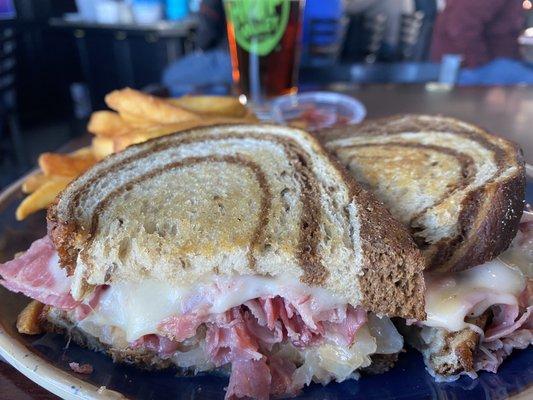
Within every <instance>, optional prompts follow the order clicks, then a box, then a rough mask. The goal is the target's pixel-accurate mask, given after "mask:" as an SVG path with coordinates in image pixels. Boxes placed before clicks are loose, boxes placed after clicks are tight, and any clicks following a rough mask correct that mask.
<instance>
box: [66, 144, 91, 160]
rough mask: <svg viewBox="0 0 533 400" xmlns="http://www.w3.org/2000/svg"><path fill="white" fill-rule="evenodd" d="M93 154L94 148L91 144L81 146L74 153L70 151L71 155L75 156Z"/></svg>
mask: <svg viewBox="0 0 533 400" xmlns="http://www.w3.org/2000/svg"><path fill="white" fill-rule="evenodd" d="M92 154H93V149H92V148H91V146H85V147H82V148H79V149H78V150H76V151H73V152H72V153H69V156H73V157H90V156H92Z"/></svg>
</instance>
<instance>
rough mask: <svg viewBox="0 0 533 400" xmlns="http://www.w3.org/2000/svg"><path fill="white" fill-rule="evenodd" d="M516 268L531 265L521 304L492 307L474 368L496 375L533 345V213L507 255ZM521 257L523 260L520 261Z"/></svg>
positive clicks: (526, 216)
mask: <svg viewBox="0 0 533 400" xmlns="http://www.w3.org/2000/svg"><path fill="white" fill-rule="evenodd" d="M505 254H507V259H508V261H510V262H514V263H515V264H516V265H519V266H522V265H529V270H527V269H525V270H524V271H523V272H524V275H525V276H526V279H527V284H526V288H525V289H524V291H523V292H522V293H521V294H520V296H519V298H518V304H517V305H505V304H503V305H496V306H493V307H492V315H493V318H492V323H491V324H490V325H489V326H488V327H487V328H486V329H485V332H484V338H483V341H482V343H481V345H480V346H479V349H478V350H477V351H476V354H475V358H474V368H475V370H476V371H480V370H485V371H490V372H496V371H497V370H498V367H499V366H500V364H501V363H502V362H503V360H504V359H505V358H506V357H507V356H508V355H510V354H511V353H512V352H513V350H514V349H525V348H526V347H528V346H529V345H532V344H533V279H532V276H531V274H532V273H533V271H531V266H532V265H533V214H532V213H531V212H527V211H525V212H524V214H523V216H522V220H521V221H520V225H519V226H518V233H517V235H516V237H515V239H514V240H513V242H512V244H511V247H510V249H509V250H508V251H507V252H506V253H505ZM518 258H520V259H518Z"/></svg>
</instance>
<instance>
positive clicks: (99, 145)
mask: <svg viewBox="0 0 533 400" xmlns="http://www.w3.org/2000/svg"><path fill="white" fill-rule="evenodd" d="M92 152H93V154H94V156H95V158H96V159H97V160H101V159H102V158H104V157H107V156H108V155H110V154H111V153H113V138H112V137H107V136H95V137H93V140H92Z"/></svg>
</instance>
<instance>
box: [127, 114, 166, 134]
mask: <svg viewBox="0 0 533 400" xmlns="http://www.w3.org/2000/svg"><path fill="white" fill-rule="evenodd" d="M120 117H121V118H122V119H123V120H124V121H125V122H126V123H127V124H128V125H129V126H131V127H132V129H131V130H130V131H129V132H124V133H123V135H127V134H128V133H131V132H132V131H133V130H135V129H136V128H145V127H149V126H154V125H158V124H159V123H158V122H155V121H152V120H148V119H146V118H143V117H139V116H138V115H133V114H129V113H127V112H123V113H121V114H120ZM117 136H120V135H117Z"/></svg>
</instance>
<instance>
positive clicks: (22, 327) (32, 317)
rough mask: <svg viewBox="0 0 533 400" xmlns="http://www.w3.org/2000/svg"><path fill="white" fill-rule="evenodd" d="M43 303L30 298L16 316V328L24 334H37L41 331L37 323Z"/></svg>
mask: <svg viewBox="0 0 533 400" xmlns="http://www.w3.org/2000/svg"><path fill="white" fill-rule="evenodd" d="M43 308H44V304H42V303H39V302H38V301H37V300H32V301H31V302H30V303H29V304H28V305H27V306H26V307H25V308H24V310H22V311H21V313H20V314H19V316H18V317H17V330H18V331H19V333H23V334H25V335H38V334H39V333H43V330H42V328H41V326H40V324H39V316H40V314H41V312H42V311H43Z"/></svg>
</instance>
